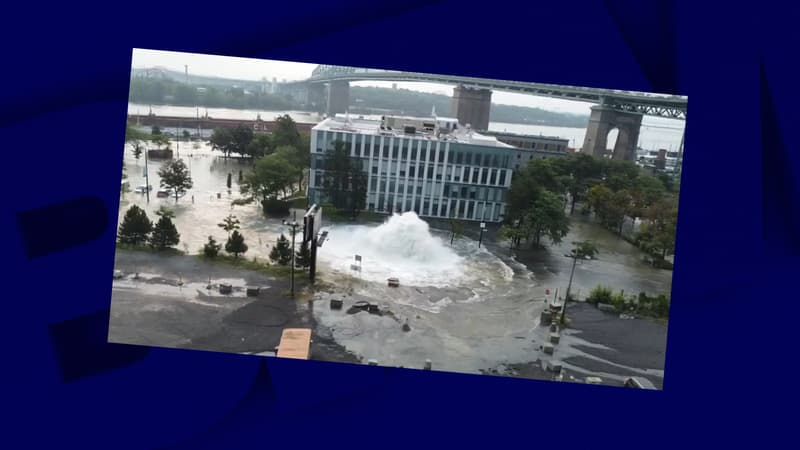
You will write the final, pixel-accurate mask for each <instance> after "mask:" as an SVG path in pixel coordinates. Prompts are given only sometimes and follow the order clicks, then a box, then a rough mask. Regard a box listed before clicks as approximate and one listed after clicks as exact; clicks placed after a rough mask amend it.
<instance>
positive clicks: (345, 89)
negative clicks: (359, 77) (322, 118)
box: [326, 81, 350, 116]
mask: <svg viewBox="0 0 800 450" xmlns="http://www.w3.org/2000/svg"><path fill="white" fill-rule="evenodd" d="M349 107H350V83H349V82H348V81H331V82H330V83H329V84H328V108H327V111H326V112H327V114H328V115H329V116H333V115H335V114H336V113H343V112H346V111H347V110H348V108H349Z"/></svg>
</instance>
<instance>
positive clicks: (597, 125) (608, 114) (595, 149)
mask: <svg viewBox="0 0 800 450" xmlns="http://www.w3.org/2000/svg"><path fill="white" fill-rule="evenodd" d="M641 125H642V115H641V114H637V113H630V112H625V111H618V110H616V109H612V108H609V107H607V106H603V105H595V106H592V114H591V116H589V126H588V127H587V128H586V136H585V138H584V140H583V148H582V149H581V152H583V153H588V154H590V155H592V156H596V157H598V158H602V157H604V156H605V153H606V146H607V144H608V133H609V132H610V131H611V130H613V129H615V128H616V129H617V130H619V134H618V135H617V143H616V144H615V145H614V153H613V154H612V158H613V159H621V160H625V161H633V160H635V159H636V145H637V144H638V142H639V129H640V128H641Z"/></svg>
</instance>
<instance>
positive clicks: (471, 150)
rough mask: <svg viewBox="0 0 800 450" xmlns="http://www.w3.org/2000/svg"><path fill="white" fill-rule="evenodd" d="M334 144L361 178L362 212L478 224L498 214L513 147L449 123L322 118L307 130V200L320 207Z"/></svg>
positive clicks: (503, 203) (501, 209) (502, 209)
mask: <svg viewBox="0 0 800 450" xmlns="http://www.w3.org/2000/svg"><path fill="white" fill-rule="evenodd" d="M389 124H391V125H393V126H390V125H389ZM337 141H341V142H343V143H344V144H345V145H346V148H347V149H349V153H350V157H351V158H353V159H356V160H358V161H359V163H360V164H361V167H362V170H363V171H364V173H366V175H367V194H366V202H365V204H366V209H367V210H369V211H374V212H379V213H387V214H388V213H393V212H397V213H400V212H406V211H415V212H416V213H417V214H418V215H419V216H421V217H433V218H456V219H462V220H476V221H486V222H499V221H502V219H503V216H504V215H505V212H506V196H507V193H508V189H509V187H510V186H511V176H512V168H511V164H513V159H514V158H515V156H514V155H515V152H516V149H515V148H514V147H512V146H510V145H507V144H504V143H502V142H499V141H498V140H497V139H495V138H492V137H487V136H483V135H480V134H477V133H473V132H471V131H470V130H466V129H463V128H460V127H459V126H458V124H457V122H456V121H455V119H442V118H407V117H388V118H383V119H382V120H366V119H352V120H351V119H349V118H347V117H342V116H337V117H335V118H329V119H326V120H325V121H323V122H321V123H320V124H318V125H317V126H315V127H314V128H313V129H312V131H311V149H310V151H311V170H310V176H309V189H308V192H309V196H310V202H311V203H318V204H321V203H325V202H326V198H325V191H324V188H323V185H324V184H323V183H324V177H325V171H324V170H323V167H324V160H325V158H326V153H327V152H330V151H332V150H333V149H334V143H335V142H337Z"/></svg>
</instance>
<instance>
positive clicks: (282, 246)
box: [269, 233, 292, 266]
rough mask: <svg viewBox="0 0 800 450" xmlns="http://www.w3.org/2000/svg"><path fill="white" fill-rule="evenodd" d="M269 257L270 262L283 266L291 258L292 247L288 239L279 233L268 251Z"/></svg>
mask: <svg viewBox="0 0 800 450" xmlns="http://www.w3.org/2000/svg"><path fill="white" fill-rule="evenodd" d="M269 259H270V260H271V261H272V262H277V263H278V264H280V265H282V266H285V265H287V264H289V262H290V261H291V260H292V248H291V244H289V240H288V239H286V236H284V235H283V233H281V235H280V237H278V240H277V242H276V244H275V246H274V247H272V250H271V251H270V252H269Z"/></svg>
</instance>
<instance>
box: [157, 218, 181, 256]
mask: <svg viewBox="0 0 800 450" xmlns="http://www.w3.org/2000/svg"><path fill="white" fill-rule="evenodd" d="M180 238H181V235H180V234H179V233H178V230H177V229H176V228H175V224H173V223H172V219H171V218H170V216H169V215H162V216H161V218H160V219H158V223H156V226H155V227H154V228H153V233H152V234H151V235H150V245H151V246H152V247H153V248H156V249H158V250H164V249H166V248H168V247H172V246H174V245H178V242H180Z"/></svg>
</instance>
